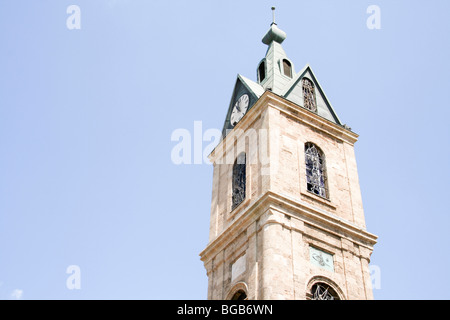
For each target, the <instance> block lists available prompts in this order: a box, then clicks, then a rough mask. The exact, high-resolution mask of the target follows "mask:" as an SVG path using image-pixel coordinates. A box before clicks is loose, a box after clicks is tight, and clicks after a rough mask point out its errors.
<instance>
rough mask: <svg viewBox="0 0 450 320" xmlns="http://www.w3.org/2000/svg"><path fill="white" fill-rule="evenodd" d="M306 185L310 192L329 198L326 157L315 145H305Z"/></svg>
mask: <svg viewBox="0 0 450 320" xmlns="http://www.w3.org/2000/svg"><path fill="white" fill-rule="evenodd" d="M305 163H306V183H307V188H308V191H310V192H312V193H314V194H317V195H319V196H321V197H324V198H327V196H328V195H327V177H326V168H325V157H324V155H323V153H322V151H321V150H320V149H319V148H317V147H316V146H315V145H314V144H312V143H310V142H308V143H306V144H305Z"/></svg>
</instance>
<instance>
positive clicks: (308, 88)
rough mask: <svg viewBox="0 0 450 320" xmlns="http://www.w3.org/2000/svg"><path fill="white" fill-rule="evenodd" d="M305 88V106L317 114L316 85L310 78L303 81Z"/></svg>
mask: <svg viewBox="0 0 450 320" xmlns="http://www.w3.org/2000/svg"><path fill="white" fill-rule="evenodd" d="M302 88H303V106H304V107H305V108H306V109H309V110H311V111H313V112H317V105H316V93H315V91H314V84H313V83H312V81H311V80H309V79H308V78H303V79H302Z"/></svg>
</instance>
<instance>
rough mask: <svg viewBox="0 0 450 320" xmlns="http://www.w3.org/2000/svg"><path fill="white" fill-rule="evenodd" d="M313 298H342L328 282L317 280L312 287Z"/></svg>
mask: <svg viewBox="0 0 450 320" xmlns="http://www.w3.org/2000/svg"><path fill="white" fill-rule="evenodd" d="M311 299H312V300H341V299H340V298H339V295H338V294H337V293H336V291H335V290H334V289H333V288H332V287H331V286H329V285H328V284H326V283H323V282H317V283H315V284H314V285H313V286H312V288H311Z"/></svg>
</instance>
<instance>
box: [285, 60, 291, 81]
mask: <svg viewBox="0 0 450 320" xmlns="http://www.w3.org/2000/svg"><path fill="white" fill-rule="evenodd" d="M283 73H284V75H285V76H287V77H289V78H292V65H291V63H290V62H289V60H286V59H283Z"/></svg>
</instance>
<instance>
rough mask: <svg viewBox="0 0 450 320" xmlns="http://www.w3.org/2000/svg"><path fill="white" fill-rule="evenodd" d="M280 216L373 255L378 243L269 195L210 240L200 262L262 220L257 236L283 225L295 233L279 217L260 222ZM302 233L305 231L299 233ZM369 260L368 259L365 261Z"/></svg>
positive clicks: (311, 209) (353, 228)
mask: <svg viewBox="0 0 450 320" xmlns="http://www.w3.org/2000/svg"><path fill="white" fill-rule="evenodd" d="M268 211H271V212H279V213H280V214H282V215H283V216H291V217H295V218H297V219H299V220H301V221H302V222H304V223H307V224H308V225H311V226H313V227H315V228H317V229H323V230H326V231H327V232H329V233H331V234H333V235H335V236H337V237H340V238H348V239H351V240H352V241H353V242H354V243H357V244H358V245H359V246H360V247H363V248H366V249H367V250H368V252H372V250H373V246H374V245H375V244H376V243H377V239H378V237H377V236H376V235H374V234H372V233H370V232H368V231H367V230H366V229H364V228H361V227H358V226H356V225H355V224H353V223H351V222H349V221H346V220H345V219H342V218H340V217H338V216H336V215H334V214H331V213H329V212H327V211H325V210H322V209H320V208H317V207H315V206H312V205H310V204H308V203H305V202H300V201H298V200H296V199H291V198H288V197H286V196H283V195H281V194H278V193H275V192H272V191H267V192H266V193H265V194H264V195H263V196H262V197H261V198H259V199H258V200H257V201H255V202H254V203H253V204H252V205H251V206H250V207H249V208H248V209H247V210H246V211H245V212H244V213H243V214H242V215H240V216H239V217H237V219H236V220H235V221H233V223H231V224H230V225H229V226H228V227H227V228H226V229H225V230H224V231H223V232H222V233H220V234H219V235H218V236H217V237H216V238H214V239H213V240H211V241H210V242H209V243H208V245H207V246H206V248H205V249H204V250H203V251H202V252H201V253H200V257H201V260H202V261H203V262H204V263H208V261H209V260H210V259H212V258H213V257H215V256H216V255H217V254H218V253H219V252H220V251H221V250H223V248H225V247H226V246H227V245H228V244H229V243H230V242H231V241H233V240H234V236H235V235H236V234H238V233H240V232H242V231H243V230H245V229H247V228H249V227H250V225H251V223H254V221H256V220H258V219H259V220H260V223H259V225H258V227H257V229H256V230H255V231H256V232H258V231H259V230H261V228H263V227H264V226H265V225H267V224H280V225H282V226H283V227H284V228H288V229H296V228H295V226H292V225H287V224H286V223H285V222H284V220H282V219H278V218H277V217H276V216H274V215H272V216H267V217H266V218H265V219H261V217H262V216H263V215H264V213H266V212H268ZM296 231H299V232H301V233H303V230H301V229H296ZM365 258H366V259H368V258H369V257H365Z"/></svg>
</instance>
